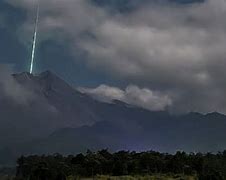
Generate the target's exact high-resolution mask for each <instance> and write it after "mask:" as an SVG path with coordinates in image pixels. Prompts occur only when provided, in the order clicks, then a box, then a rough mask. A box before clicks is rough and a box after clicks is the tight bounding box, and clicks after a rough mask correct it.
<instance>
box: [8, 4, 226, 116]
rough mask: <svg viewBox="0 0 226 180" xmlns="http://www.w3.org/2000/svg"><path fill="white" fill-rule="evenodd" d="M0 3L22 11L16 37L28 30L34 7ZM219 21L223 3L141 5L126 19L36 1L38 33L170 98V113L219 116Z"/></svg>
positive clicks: (223, 43) (222, 36)
mask: <svg viewBox="0 0 226 180" xmlns="http://www.w3.org/2000/svg"><path fill="white" fill-rule="evenodd" d="M7 2H9V3H11V4H13V5H14V6H17V7H20V8H24V9H26V10H27V11H28V13H29V15H30V16H28V19H27V21H26V22H25V24H24V26H23V28H22V29H21V30H20V31H21V32H26V33H25V34H27V32H30V31H31V29H32V20H33V19H32V18H30V17H32V16H31V15H32V12H33V10H34V6H33V4H32V3H33V2H31V1H30V0H22V1H21V0H9V1H7ZM225 16H226V1H225V0H205V1H204V2H199V3H190V4H176V3H169V2H165V3H148V2H145V3H143V4H142V5H139V6H138V7H137V8H135V9H133V10H132V11H129V12H126V13H119V12H117V11H116V12H114V13H112V11H110V10H109V9H107V8H103V7H99V6H97V5H96V4H94V3H93V2H92V1H90V0H65V1H62V0H49V1H44V0H43V1H41V17H40V32H41V38H42V40H45V39H48V38H54V39H59V40H60V41H62V43H65V42H67V43H69V44H70V47H71V52H72V54H73V52H74V51H80V52H82V53H84V54H85V56H84V60H85V61H86V63H87V66H89V67H90V68H93V69H96V70H100V69H101V71H104V72H105V73H106V74H109V75H110V76H113V77H114V78H115V79H120V80H123V81H124V82H126V83H127V84H136V85H138V86H142V87H147V88H148V89H154V90H156V91H157V92H160V93H161V94H167V95H169V96H170V97H171V99H172V100H173V102H174V103H173V104H172V105H171V109H172V110H173V111H202V112H207V111H220V112H225V113H226V110H225V109H226V100H225V99H224V98H223V97H224V96H225V92H226V85H225V76H226V71H225V67H226V60H225V57H226V51H225V47H226V22H225V18H224V17H225ZM62 63H63V62H62ZM97 89H100V87H99V88H97ZM124 93H125V92H124ZM122 94H123V93H122ZM160 104H161V103H160ZM160 109H161V108H160Z"/></svg>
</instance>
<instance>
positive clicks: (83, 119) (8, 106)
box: [0, 71, 226, 164]
mask: <svg viewBox="0 0 226 180" xmlns="http://www.w3.org/2000/svg"><path fill="white" fill-rule="evenodd" d="M12 79H13V81H12V83H11V84H13V83H14V85H13V87H14V89H13V90H14V92H13V96H12V94H10V93H8V95H7V93H5V91H6V90H7V88H5V89H4V91H3V88H2V87H3V86H1V88H0V89H1V94H2V96H1V98H0V115H1V118H0V133H1V135H0V144H1V150H0V152H1V153H0V154H1V157H0V163H2V164H4V163H8V162H9V161H10V160H12V159H13V160H14V158H16V157H18V156H19V155H21V154H33V153H37V154H40V153H47V154H48V153H55V152H58V153H63V154H70V153H78V152H84V151H86V150H87V149H92V150H96V149H100V148H109V149H110V150H120V149H128V150H137V151H139V150H150V149H153V150H158V151H163V152H175V151H177V150H184V151H188V152H191V151H192V152H194V151H196V152H197V151H202V152H207V151H214V152H216V151H221V150H224V149H226V142H225V137H226V116H225V115H223V114H219V113H217V112H214V113H209V114H206V115H203V114H200V113H188V114H184V115H172V114H170V113H168V112H167V111H150V110H147V109H143V108H141V107H138V106H134V105H129V104H126V103H124V102H121V101H118V100H115V101H112V102H111V103H104V102H100V101H97V100H95V99H94V98H93V97H91V96H89V95H87V94H84V93H81V92H79V91H78V90H76V89H75V88H72V87H71V86H70V85H68V84H67V83H66V82H64V80H62V79H61V78H59V77H58V76H56V75H55V74H53V73H51V72H49V71H47V72H43V73H41V74H39V75H31V74H29V73H21V74H14V75H13V76H12ZM0 84H1V83H0ZM15 84H16V86H15ZM22 92H23V94H22ZM15 98H16V99H17V101H15ZM20 99H21V101H18V100H20ZM22 100H23V101H22Z"/></svg>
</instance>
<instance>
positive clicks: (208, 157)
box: [14, 149, 226, 180]
mask: <svg viewBox="0 0 226 180" xmlns="http://www.w3.org/2000/svg"><path fill="white" fill-rule="evenodd" d="M101 175H102V176H109V177H110V176H111V177H123V176H124V177H125V176H127V177H138V176H139V177H153V176H156V175H165V176H170V177H175V178H171V179H177V177H194V179H200V180H221V179H226V151H224V152H219V153H217V154H213V153H205V154H202V153H190V154H187V153H185V152H177V153H175V154H167V153H160V152H155V151H147V152H130V151H118V152H114V153H111V152H109V151H108V150H107V149H103V150H100V151H97V152H92V151H90V150H88V151H87V152H86V153H85V154H77V155H68V156H63V155H60V154H54V155H42V156H39V155H32V156H27V157H25V156H22V157H20V158H19V159H18V160H17V168H16V174H15V178H14V179H15V180H24V179H30V180H67V179H70V180H74V179H79V178H90V179H95V178H96V177H98V176H99V177H100V176H101ZM179 175H181V176H179ZM107 179H109V180H110V178H107ZM135 179H136V178H135ZM137 179H139V178H137ZM146 179H149V178H146ZM150 179H151V178H150ZM156 179H157V178H156ZM159 179H160V178H159ZM162 179H164V178H162ZM165 179H167V178H165ZM179 179H183V178H179ZM184 179H186V178H184Z"/></svg>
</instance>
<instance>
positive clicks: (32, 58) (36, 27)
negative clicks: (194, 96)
mask: <svg viewBox="0 0 226 180" xmlns="http://www.w3.org/2000/svg"><path fill="white" fill-rule="evenodd" d="M38 21H39V0H38V7H37V14H36V20H35V30H34V37H33V44H32V52H31V67H30V74H32V73H33V66H34V58H35V49H36V40H37V31H38Z"/></svg>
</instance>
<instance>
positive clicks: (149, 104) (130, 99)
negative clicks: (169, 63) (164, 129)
mask: <svg viewBox="0 0 226 180" xmlns="http://www.w3.org/2000/svg"><path fill="white" fill-rule="evenodd" d="M79 90H80V91H81V92H83V93H87V94H89V95H91V96H92V97H94V98H96V99H98V100H100V101H104V102H108V103H109V102H112V101H113V100H120V101H123V102H125V103H128V104H131V105H136V106H138V107H142V108H145V109H149V110H152V111H159V110H165V109H166V108H167V107H168V106H170V105H172V100H171V99H170V97H169V96H168V95H164V94H162V93H159V92H154V91H152V90H150V89H147V88H143V89H141V88H139V87H137V86H134V85H131V86H128V87H127V88H126V89H125V90H121V89H119V88H117V87H110V86H107V85H100V86H99V87H97V88H94V89H92V88H79Z"/></svg>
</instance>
